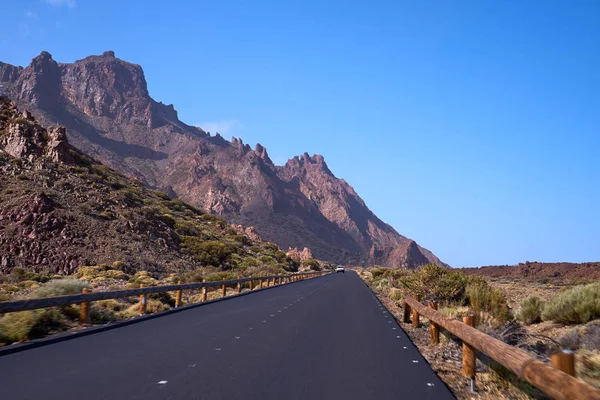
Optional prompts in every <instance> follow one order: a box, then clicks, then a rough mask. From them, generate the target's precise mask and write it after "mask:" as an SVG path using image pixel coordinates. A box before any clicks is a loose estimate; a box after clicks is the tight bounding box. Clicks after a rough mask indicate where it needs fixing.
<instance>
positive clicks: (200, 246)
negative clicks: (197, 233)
mask: <svg viewBox="0 0 600 400" xmlns="http://www.w3.org/2000/svg"><path fill="white" fill-rule="evenodd" d="M182 245H183V247H184V249H185V250H186V251H188V252H189V253H191V254H193V255H194V257H195V258H196V260H197V261H199V262H201V263H203V264H205V265H213V266H215V267H219V266H221V265H222V264H224V263H226V262H228V261H229V259H230V256H231V254H233V253H237V252H238V251H239V248H238V247H236V246H235V245H232V244H227V243H223V242H220V241H217V240H202V239H200V238H197V237H194V236H184V237H183V238H182Z"/></svg>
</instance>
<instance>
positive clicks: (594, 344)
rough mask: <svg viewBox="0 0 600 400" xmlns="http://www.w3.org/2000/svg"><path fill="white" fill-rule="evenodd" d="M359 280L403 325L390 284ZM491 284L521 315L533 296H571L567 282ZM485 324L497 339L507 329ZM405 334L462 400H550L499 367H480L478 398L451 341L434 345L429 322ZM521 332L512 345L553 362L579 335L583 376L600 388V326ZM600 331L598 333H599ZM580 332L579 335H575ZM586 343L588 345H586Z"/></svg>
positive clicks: (464, 309) (457, 309)
mask: <svg viewBox="0 0 600 400" xmlns="http://www.w3.org/2000/svg"><path fill="white" fill-rule="evenodd" d="M357 272H358V273H359V275H360V276H361V277H362V278H363V279H365V280H366V282H367V283H369V284H370V286H371V288H372V289H373V291H374V292H375V293H376V294H377V296H378V297H379V298H380V299H381V300H382V302H383V303H384V304H385V305H386V306H387V307H388V309H389V310H390V311H391V312H392V314H394V315H395V316H396V318H397V319H398V321H401V317H402V316H401V311H402V309H401V308H399V307H398V306H397V301H395V300H396V299H397V298H399V297H401V296H400V295H399V293H398V292H397V291H396V290H395V289H394V287H393V286H392V282H391V280H390V279H375V280H374V281H373V274H372V272H371V271H369V270H360V269H359V270H357ZM488 284H489V285H490V286H491V287H492V288H494V289H497V290H499V291H502V292H503V296H504V297H505V299H506V303H507V304H508V305H509V306H510V308H512V309H519V307H520V305H521V303H522V302H523V301H524V300H525V299H527V298H528V297H530V296H537V297H538V298H540V299H541V300H542V301H547V300H550V299H552V298H553V297H555V296H556V295H557V294H558V293H559V292H561V291H565V290H568V288H569V286H568V285H567V284H565V283H564V282H562V283H561V285H554V284H552V283H548V282H545V283H542V282H535V281H532V280H524V279H523V280H519V279H507V278H500V279H488ZM439 311H440V312H442V313H443V314H445V315H447V316H449V317H460V316H461V315H465V314H468V313H469V312H471V311H472V310H471V308H470V307H468V306H462V305H456V304H454V305H452V304H449V305H446V306H441V307H440V310H439ZM483 316H484V318H482V319H481V321H480V325H479V329H481V330H483V331H485V332H486V333H489V334H492V335H498V333H499V332H500V331H502V328H501V327H499V326H497V322H498V321H497V320H495V319H489V320H486V318H485V314H484V315H483ZM401 326H402V328H403V329H404V330H405V331H406V332H407V333H408V335H409V336H410V337H411V339H412V341H413V342H414V343H415V344H416V345H417V347H418V348H419V350H420V351H421V353H422V354H423V355H424V357H425V358H426V359H427V361H428V362H429V363H430V364H431V365H432V367H433V369H434V370H435V371H436V372H437V373H438V375H439V376H440V377H441V378H442V380H444V382H446V384H447V385H448V386H449V387H450V388H451V389H452V391H453V392H454V394H455V396H457V398H459V399H531V398H534V399H543V398H547V397H546V396H545V395H544V394H543V393H542V392H540V391H539V390H537V389H535V388H533V387H532V386H531V385H529V384H527V383H526V382H524V381H522V380H520V379H518V378H517V377H516V376H515V375H514V374H512V373H510V372H509V371H506V370H505V369H504V368H502V367H501V366H498V365H497V364H496V363H493V362H492V363H490V364H488V365H484V364H482V363H481V362H480V361H478V365H477V371H478V372H477V378H476V385H477V387H478V392H477V393H475V394H473V393H470V392H469V390H468V382H467V381H466V380H465V378H464V377H462V375H461V372H460V369H461V354H462V352H461V349H460V346H459V345H457V344H456V342H455V341H454V340H453V339H452V337H451V336H444V335H441V337H440V342H441V344H440V345H431V344H430V343H429V328H428V321H427V320H424V321H422V324H421V326H420V327H419V328H413V327H412V326H411V325H410V324H403V323H401ZM512 326H516V328H517V329H516V334H515V335H513V336H512V337H511V340H516V343H515V344H514V345H516V346H517V347H519V348H521V349H522V350H525V351H528V352H529V353H530V354H531V355H532V356H534V357H537V358H539V359H541V360H543V361H545V362H548V359H549V356H550V353H551V352H553V351H555V350H556V349H557V347H556V345H555V344H554V342H559V341H560V340H561V339H563V338H566V337H567V336H571V337H573V336H574V335H576V337H577V341H576V345H575V350H576V357H577V360H578V361H577V365H576V369H577V376H578V377H579V378H580V379H582V380H584V381H586V382H587V383H589V384H591V385H593V386H596V387H598V388H600V321H599V320H596V321H592V322H590V323H588V324H587V325H581V324H580V325H570V326H566V325H562V324H558V323H554V322H541V323H538V324H533V325H519V324H515V323H514V322H513V323H512ZM597 326H598V328H597ZM573 332H575V333H573ZM584 343H586V345H584Z"/></svg>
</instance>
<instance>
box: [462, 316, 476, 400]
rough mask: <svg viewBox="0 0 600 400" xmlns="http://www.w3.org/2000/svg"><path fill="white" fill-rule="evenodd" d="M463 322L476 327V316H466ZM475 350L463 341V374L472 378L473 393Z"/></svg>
mask: <svg viewBox="0 0 600 400" xmlns="http://www.w3.org/2000/svg"><path fill="white" fill-rule="evenodd" d="M463 322H464V323H465V324H467V325H469V326H474V325H475V315H473V314H471V315H466V316H464V317H463ZM475 363H476V361H475V348H473V347H472V346H471V345H469V344H468V343H467V342H465V341H464V340H463V359H462V373H463V375H464V376H466V377H467V378H471V392H475Z"/></svg>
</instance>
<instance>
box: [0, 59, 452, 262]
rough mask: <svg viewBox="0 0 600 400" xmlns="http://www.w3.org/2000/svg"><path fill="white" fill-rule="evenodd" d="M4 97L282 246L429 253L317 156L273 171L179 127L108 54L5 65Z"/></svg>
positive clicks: (355, 257)
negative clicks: (71, 60)
mask: <svg viewBox="0 0 600 400" xmlns="http://www.w3.org/2000/svg"><path fill="white" fill-rule="evenodd" d="M0 84H1V85H2V86H3V88H2V90H3V91H4V92H5V93H6V94H8V95H9V96H11V98H13V99H15V101H16V102H17V103H18V104H19V105H20V106H21V107H27V108H29V109H30V110H31V111H32V112H33V114H34V115H35V116H36V118H38V119H39V120H40V121H43V122H44V123H46V124H48V125H53V124H55V123H59V124H61V125H64V126H66V127H67V128H68V129H67V132H68V133H67V134H68V135H69V140H70V141H71V142H72V144H73V145H74V146H75V147H77V148H78V149H81V150H82V151H83V152H85V153H86V154H88V155H90V156H92V157H96V158H98V159H100V160H101V161H102V162H103V163H105V164H106V165H109V166H111V167H113V168H115V169H118V170H120V171H122V172H123V173H124V174H125V175H127V176H130V177H135V178H137V179H139V180H140V181H141V182H143V183H144V184H145V185H146V186H147V187H150V188H156V189H161V190H164V191H165V192H167V193H169V194H170V195H172V196H178V197H180V198H181V199H183V200H185V201H186V202H188V203H190V204H193V205H194V206H197V207H199V208H201V209H203V210H207V211H209V212H211V213H213V214H217V215H221V216H224V217H225V218H226V219H227V220H228V221H230V222H231V223H234V224H237V225H242V226H253V227H255V229H256V231H257V232H258V234H259V235H260V236H261V237H262V238H264V239H265V240H269V241H272V242H274V243H276V244H277V245H279V246H280V247H281V248H304V247H308V248H310V250H311V251H312V253H313V254H314V256H315V257H316V258H319V259H322V260H326V261H332V262H337V263H345V264H357V265H360V264H362V265H365V264H381V265H385V266H390V267H401V268H414V267H416V266H418V265H421V264H424V263H428V262H434V263H437V264H440V265H444V264H443V263H442V262H441V261H440V260H439V259H438V258H437V257H435V256H434V255H433V254H432V253H431V252H430V251H428V250H426V249H424V248H422V247H420V246H419V245H417V244H416V243H415V242H414V241H412V240H410V239H408V238H406V237H404V236H402V235H400V234H399V233H398V232H396V231H395V230H394V229H393V228H392V227H391V226H389V225H387V224H385V223H384V222H382V221H381V220H380V219H379V218H377V216H375V215H374V214H373V213H372V212H371V211H370V210H369V208H368V207H367V206H366V204H365V203H364V202H363V200H362V199H361V198H360V197H359V196H358V194H356V192H355V191H354V189H353V188H352V187H351V186H350V185H348V183H347V182H345V181H344V180H342V179H338V178H336V177H335V176H334V175H333V174H332V172H331V171H330V170H329V168H328V167H327V164H326V163H325V160H324V159H323V157H322V156H320V155H313V156H309V155H308V154H306V153H305V154H303V155H301V156H299V157H294V158H293V159H291V160H289V161H288V162H287V163H286V164H285V165H283V166H276V165H274V164H273V162H272V161H271V159H270V158H269V155H268V152H267V150H266V149H265V148H264V147H263V146H261V145H260V144H257V145H256V146H255V147H254V149H252V148H250V146H248V145H247V144H244V143H243V142H242V140H241V139H237V138H232V140H231V141H227V140H225V139H224V138H223V137H221V136H220V135H219V134H218V133H217V134H216V135H210V133H207V132H204V131H203V130H202V129H200V128H197V127H193V126H189V125H187V124H185V123H183V122H181V121H180V120H179V118H178V116H177V112H176V111H175V109H174V107H173V106H172V105H165V104H162V103H160V102H156V101H155V100H153V99H152V98H151V97H150V95H149V93H148V88H147V84H146V80H145V77H144V73H143V70H142V68H141V67H140V66H139V65H135V64H131V63H128V62H125V61H122V60H120V59H118V58H116V57H115V54H114V53H113V52H111V51H108V52H105V53H104V54H102V55H101V56H90V57H87V58H84V59H82V60H78V61H75V62H74V63H72V64H63V63H57V62H56V61H54V60H53V59H52V56H51V55H50V54H48V53H46V52H42V53H41V54H40V55H39V56H38V57H36V58H34V59H33V60H32V62H31V64H30V65H29V66H27V67H26V68H21V67H15V66H12V65H8V64H3V63H0Z"/></svg>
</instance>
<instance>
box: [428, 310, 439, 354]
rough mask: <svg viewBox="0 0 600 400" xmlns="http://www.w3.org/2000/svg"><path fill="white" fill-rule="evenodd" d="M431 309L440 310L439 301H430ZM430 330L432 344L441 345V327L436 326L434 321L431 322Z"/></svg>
mask: <svg viewBox="0 0 600 400" xmlns="http://www.w3.org/2000/svg"><path fill="white" fill-rule="evenodd" d="M429 307H431V308H433V309H434V310H437V309H438V303H437V301H430V302H429ZM429 330H430V331H431V344H439V343H440V327H439V326H438V325H437V324H435V323H434V322H433V321H429Z"/></svg>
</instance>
